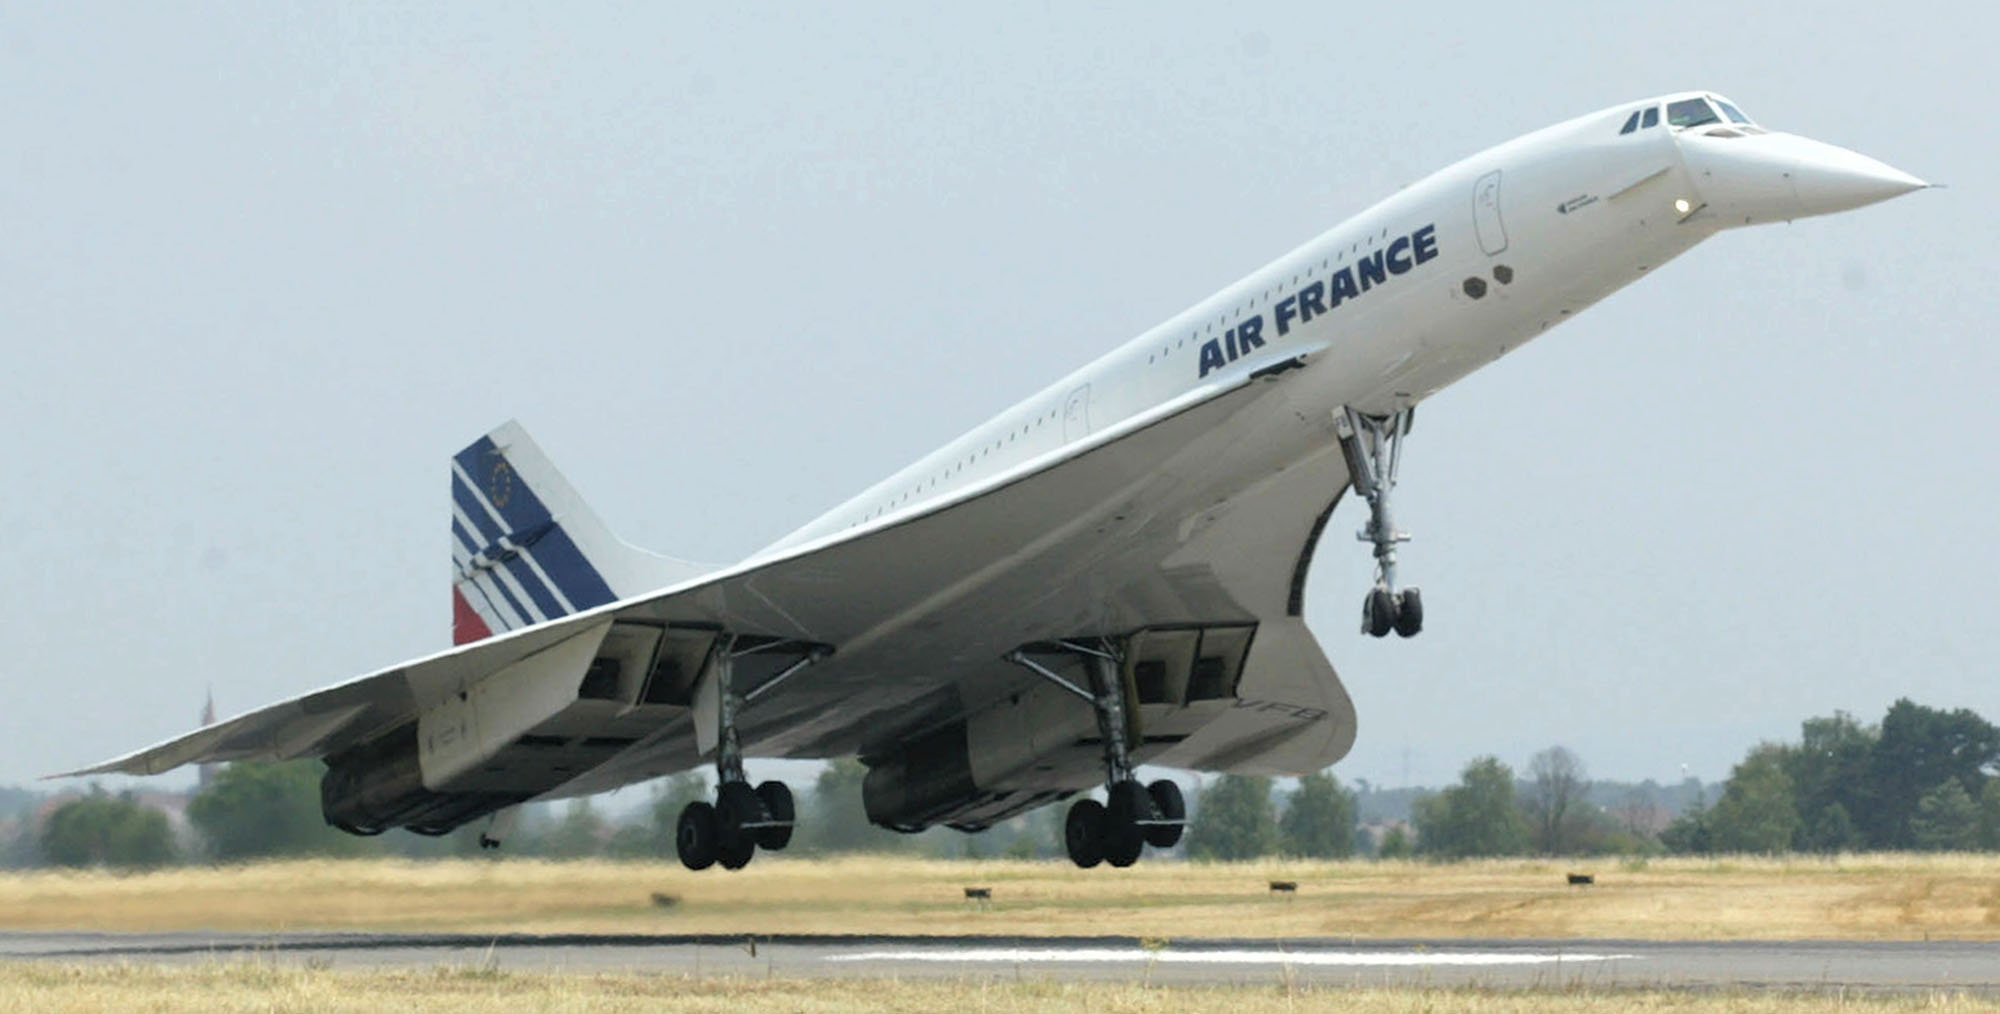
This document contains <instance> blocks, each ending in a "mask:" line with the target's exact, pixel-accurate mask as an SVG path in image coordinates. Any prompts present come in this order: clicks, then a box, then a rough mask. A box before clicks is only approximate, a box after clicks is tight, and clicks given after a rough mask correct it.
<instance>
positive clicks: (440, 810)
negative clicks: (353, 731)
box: [319, 723, 532, 835]
mask: <svg viewBox="0 0 2000 1014" xmlns="http://www.w3.org/2000/svg"><path fill="white" fill-rule="evenodd" d="M529 795H532V793H508V792H433V791H432V790H430V789H429V788H427V787H425V785H424V774H423V765H422V763H421V762H420V761H419V760H418V751H417V727H416V725H415V724H414V723H413V724H410V725H405V726H403V727H402V728H400V729H397V730H396V731H394V732H391V733H389V734H388V735H386V736H383V737H381V738H379V739H376V740H374V741H372V742H368V743H364V744H362V745H361V746H358V747H356V748H354V749H352V750H349V751H347V752H345V753H341V754H337V755H335V756H333V757H329V758H327V767H326V774H325V776H324V777H322V778H321V779H320V783H319V805H320V812H321V813H322V814H323V815H325V817H326V822H327V823H328V824H331V825H333V826H334V827H337V828H339V829H341V830H342V831H346V832H348V833H349V834H361V835H373V834H380V833H382V832H383V831H386V830H388V829H389V828H392V827H409V828H410V829H411V830H413V831H417V832H419V833H425V834H442V833H444V832H445V831H449V830H451V829H452V828H454V827H457V826H458V825H460V824H463V823H465V822H466V821H468V820H471V819H473V818H474V817H480V816H484V815H485V814H488V813H491V812H493V811H494V810H498V809H500V808H501V807H505V806H511V805H513V804H515V803H518V802H521V801H522V800H524V799H526V798H528V797H529Z"/></svg>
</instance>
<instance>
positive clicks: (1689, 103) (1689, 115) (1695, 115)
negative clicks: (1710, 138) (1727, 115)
mask: <svg viewBox="0 0 2000 1014" xmlns="http://www.w3.org/2000/svg"><path fill="white" fill-rule="evenodd" d="M1720 122H1722V118H1721V117H1719V116H1717V115H1715V110H1714V109H1712V108H1710V107H1709V104H1708V100H1707V99H1682V100H1680V101H1679V102H1670V103H1668V104H1667V123H1668V124H1669V125H1671V126H1675V127H1699V126H1701V125H1702V124H1704V123H1720Z"/></svg>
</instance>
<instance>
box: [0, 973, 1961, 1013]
mask: <svg viewBox="0 0 2000 1014" xmlns="http://www.w3.org/2000/svg"><path fill="white" fill-rule="evenodd" d="M503 1007H504V1008H505V1009H509V1010H545V1011H590V1012H606V1011H640V1010H659V1009H662V1008H663V1007H670V1008H671V1009H673V1010H676V1011H715V1012H718V1014H721V1012H728V1014H736V1012H741V1011H764V1010H781V1011H801V1012H825V1011H848V1010H871V1011H911V1012H918V1011H921V1012H932V1011H944V1010H952V1011H1030V1012H1034V1011H1091V1012H1093V1014H1123V1012H1147V1011H1218V1012H1222V1011H1226V1012H1228V1014H1266V1012H1270V1014H1276V1012H1280V1011H1283V1012H1291V1011H1297V1010H1341V1011H1358V1012H1365V1014H1416V1012H1439V1014H1442V1012H1454V1011H1464V1012H1468V1014H1528V1012H1542V1011H1548V1012H1554V1014H1582V1012H1598V1011H1636V1012H1641V1014H1648V1012H1677V1011H1707V1010H1717V1009H1724V1010H1731V1011H1742V1012H1746V1014H1792V1012H1795V1011H1796V1012H1803V1011H1823V1010H1852V1011H1862V1012H1875V1011H1880V1012H1885V1014H1891V1012H1900V1011H1925V1012H1936V1014H1958V1012H1962V1011H1963V1012H1971V1011H1992V1010H2000V1004H1996V1002H1995V1001H1992V1000H1986V999H1980V998H1976V997H1968V996H1964V995H1960V994H1949V993H1916V994H1906V995H1889V996H1847V997H1843V996H1828V995H1825V994H1791V993H1771V992H1757V993H1700V992H1685V991H1659V990H1653V991H1647V990H1635V991H1626V990H1620V991H1593V990H1541V991H1527V992H1494V991H1486V990H1475V989H1461V990H1446V989H1338V990H1313V989H1309V988H1303V987H1300V988H1292V989H1287V988H1285V987H1282V986H1262V987H1235V988H1214V989H1163V988H1156V987H1146V986H1136V985H1109V984H1103V983H1065V982H1049V981H1031V982H1014V983H1009V982H891V981H882V980H865V979H862V980H842V981H830V980H800V979H777V980H770V981H766V980H745V979H692V978H684V977H680V976H660V975H580V974H543V975H518V974H512V973H507V972H492V971H485V970H480V969H451V968H444V969H435V970H429V971H417V972H365V973H357V972H333V971H328V970H325V969H311V968H285V967H276V966H270V965H260V964H220V965H205V966H196V967H186V968H149V967H115V966H95V967H83V966H73V965H0V1009H5V1010H35V1011H102V1010H119V1011H160V1012H175V1011H189V1012H193V1011H214V1010H256V1011H293V1010H296V1011H377V1010H384V1009H389V1008H395V1009H399V1010H423V1011H446V1012H450V1011H465V1012H473V1011H490V1010H497V1009H501V1008H503Z"/></svg>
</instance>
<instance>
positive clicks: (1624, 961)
mask: <svg viewBox="0 0 2000 1014" xmlns="http://www.w3.org/2000/svg"><path fill="white" fill-rule="evenodd" d="M0 960H32V961H65V962H122V963H148V964H150V963H168V964H172V963H192V962H212V961H266V962H275V963H278V964H297V965H301V966H305V965H310V966H313V967H324V968H335V969H341V968H349V969H382V968H435V967H440V966H458V967H478V968H485V967H494V968H498V969H503V970H507V971H517V972H535V971H565V972H636V973H656V974H660V973H663V974H672V975H701V976H707V975H715V976H750V977H764V976H784V977H788V978H812V977H832V976H841V977H895V978H903V979H910V978H936V979H955V980H963V979H979V978H993V979H1088V980H1096V981H1132V982H1138V981H1144V982H1150V983H1154V984H1168V985H1173V984H1179V985H1229V984H1271V983H1282V982H1286V981H1290V982H1293V983H1295V984H1299V985H1308V984H1310V985H1322V986H1333V985H1339V986H1482V987H1492V988H1557V987H1575V986H1584V987H1594V988H1619V987H1668V988H1676V989H1781V990H1860V991H1869V992H1876V991H1889V992H1896V991H1923V990H1948V991H1963V992H1970V993H1978V994H1984V995H2000V944H1992V943H1929V942H1914V941H1902V942H1834V941H1791V942H1764V941H1728V942H1721V941H1718V942H1697V941H1655V940H1560V941H1554V940H1392V941H1367V942H1357V941H1348V940H1330V939H1318V940H1175V941H1173V942H1172V943H1171V944H1170V945H1167V946H1164V947H1162V946H1160V945H1158V944H1149V943H1148V942H1146V941H1142V940H1138V939H1135V938H1130V937H907V936H903V937H883V936H876V937H869V936H852V937H842V936H771V937H761V938H749V937H737V936H728V937H724V936H615V935H609V936H607V935H573V936H561V935H551V936H534V935H508V936H497V937H496V936H482V935H469V934H465V935H459V934H440V935H421V934H359V933H357V934H340V933H282V934H227V933H152V934H122V933H0Z"/></svg>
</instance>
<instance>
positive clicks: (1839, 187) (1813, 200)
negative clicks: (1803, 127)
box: [1792, 137, 1930, 215]
mask: <svg viewBox="0 0 2000 1014" xmlns="http://www.w3.org/2000/svg"><path fill="white" fill-rule="evenodd" d="M1792 147H1793V148H1794V149H1795V150H1796V152H1797V162H1796V165H1795V167H1794V168H1793V170H1792V192H1793V193H1794V194H1795V195H1796V196H1797V197H1798V199H1799V205H1800V206H1801V207H1802V208H1804V209H1805V213H1806V214H1808V215H1830V214H1833V213H1834V212H1836V211H1851V210H1853V209H1855V208H1860V207H1866V206H1867V205H1870V204H1875V203H1877V202H1880V201H1886V200H1888V199H1889V198H1891V197H1901V196H1902V195H1904V194H1907V193H1909V192H1911V191H1913V190H1922V189H1924V188H1925V187H1928V186H1930V184H1928V183H1925V182H1924V181H1923V180H1920V179H1918V178H1916V177H1915V176H1912V175H1910V174H1909V173H1906V172H1904V171H1902V170H1901V169H1897V168H1895V167H1894V166H1891V165H1888V164H1886V163H1883V162H1878V161H1876V160H1875V159H1872V158H1869V157H1868V156H1866V155H1863V154H1861V153H1860V152H1854V151H1849V150H1847V149H1846V148H1841V147H1838V146H1836V145H1831V144H1826V143H1823V142H1820V141H1814V140H1811V139H1810V138H1804V137H1800V138H1795V139H1794V143H1793V145H1792Z"/></svg>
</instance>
